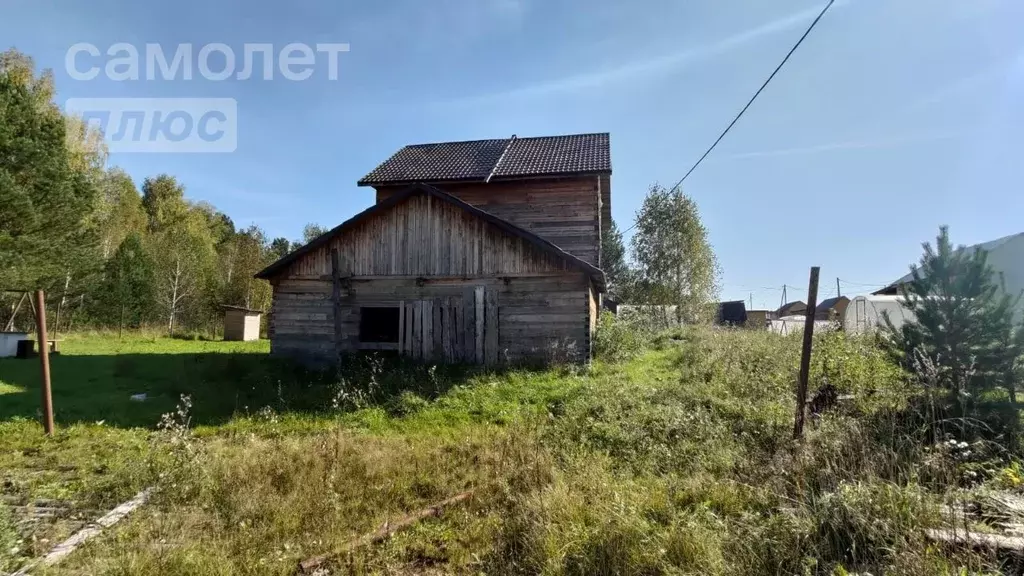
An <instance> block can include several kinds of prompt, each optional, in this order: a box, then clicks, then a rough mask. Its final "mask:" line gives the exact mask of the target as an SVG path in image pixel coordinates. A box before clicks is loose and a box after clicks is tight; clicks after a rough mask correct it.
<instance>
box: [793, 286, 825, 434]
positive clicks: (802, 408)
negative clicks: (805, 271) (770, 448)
mask: <svg viewBox="0 0 1024 576" xmlns="http://www.w3.org/2000/svg"><path fill="white" fill-rule="evenodd" d="M820 271H821V269H820V268H819V267H817V266H813V267H811V281H810V284H809V285H808V287H807V312H806V317H805V318H804V348H803V353H802V354H801V355H800V380H799V381H798V382H797V388H796V419H795V422H794V424H793V438H801V437H802V436H803V435H804V415H805V413H806V412H807V410H806V405H807V380H808V378H810V374H811V345H812V343H813V340H814V309H815V308H817V307H818V272H820Z"/></svg>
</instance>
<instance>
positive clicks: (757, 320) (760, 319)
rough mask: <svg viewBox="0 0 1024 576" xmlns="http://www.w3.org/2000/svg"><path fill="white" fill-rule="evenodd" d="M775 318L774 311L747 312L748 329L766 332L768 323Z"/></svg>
mask: <svg viewBox="0 0 1024 576" xmlns="http://www.w3.org/2000/svg"><path fill="white" fill-rule="evenodd" d="M773 318H775V311H774V310H747V328H754V329H756V330H764V329H766V328H767V327H768V321H769V320H771V319H773Z"/></svg>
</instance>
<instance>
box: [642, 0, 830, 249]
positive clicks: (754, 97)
mask: <svg viewBox="0 0 1024 576" xmlns="http://www.w3.org/2000/svg"><path fill="white" fill-rule="evenodd" d="M835 1H836V0H829V1H828V4H825V7H824V8H822V9H821V12H819V13H818V15H817V17H815V18H814V21H812V22H811V25H810V26H808V27H807V30H805V31H804V33H803V35H802V36H800V39H799V40H797V41H796V44H794V45H793V47H792V48H790V49H789V52H787V53H786V56H785V58H783V59H782V62H779V65H778V66H776V67H775V70H772V73H771V75H769V76H768V79H767V80H765V81H764V83H763V84H761V87H760V88H758V89H757V92H754V95H753V96H751V97H750V100H748V101H747V104H746V105H745V106H744V107H743V109H741V110H740V112H739V114H737V115H736V117H735V118H733V119H732V122H729V125H728V126H726V127H725V130H723V131H722V133H721V134H719V135H718V138H716V139H715V141H714V143H712V144H711V146H710V147H709V148H708V149H707V151H705V152H704V154H703V155H702V156H701V157H700V158H699V159H698V160H697V162H695V163H694V165H693V166H691V167H690V169H689V170H687V171H686V174H683V177H682V178H680V179H679V181H678V182H676V185H675V186H673V187H672V188H671V190H670V191H672V192H674V191H675V190H676V188H679V186H681V185H682V184H683V181H684V180H686V179H687V178H688V177H689V176H690V174H693V171H694V170H696V169H697V167H698V166H700V165H701V162H704V159H705V158H707V157H708V155H709V154H711V152H712V151H713V150H714V149H715V147H716V146H718V143H719V142H721V141H722V139H723V138H725V135H726V134H728V133H729V130H732V127H733V126H735V125H736V122H738V121H739V119H740V118H742V117H743V114H744V113H746V111H747V109H748V108H750V105H751V104H753V103H754V100H757V97H758V96H760V95H761V92H763V91H764V89H765V88H767V87H768V84H769V83H770V82H771V81H772V79H773V78H775V75H776V74H778V73H779V70H782V67H783V66H785V65H786V62H788V61H789V57H790V56H792V55H793V53H794V52H796V49H797V48H799V47H800V45H801V44H803V42H804V40H805V39H806V38H807V36H808V35H810V33H811V30H814V27H815V26H817V24H818V22H819V21H820V20H821V19H822V17H823V16H825V13H826V12H828V9H829V8H831V7H832V5H833V4H835ZM633 228H636V224H633V225H632V226H630V227H629V228H628V229H626V232H629V231H630V230H632V229H633Z"/></svg>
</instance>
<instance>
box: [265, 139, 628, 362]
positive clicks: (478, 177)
mask: <svg viewBox="0 0 1024 576" xmlns="http://www.w3.org/2000/svg"><path fill="white" fill-rule="evenodd" d="M610 176H611V160H610V150H609V138H608V135H607V134H582V135H573V136H555V137H545V138H516V137H512V138H509V139H504V140H481V141H473V142H449V143H439V144H423V145H416V146H406V147H405V148H402V149H401V150H399V151H398V152H397V153H396V154H395V155H393V156H392V157H391V158H390V159H388V160H387V161H385V162H384V163H383V164H381V165H380V166H378V167H377V168H376V169H374V170H373V171H372V172H370V173H369V174H368V175H367V176H366V177H364V178H363V179H362V180H360V181H359V184H360V185H364V186H373V187H374V188H375V189H376V191H377V194H376V196H377V204H376V205H375V206H373V207H371V208H369V209H367V210H365V211H364V212H362V213H360V214H358V215H356V216H355V217H353V218H352V219H350V220H348V221H347V222H345V223H343V224H341V225H340V226H338V227H337V228H334V229H333V230H331V231H329V232H327V233H326V234H324V235H323V236H320V237H319V238H317V239H315V240H313V241H312V242H310V243H309V244H307V245H306V246H303V247H302V248H300V249H299V250H297V251H295V252H293V253H291V254H289V255H288V256H286V257H284V258H282V259H281V260H279V261H278V262H276V263H274V264H272V265H271V266H269V267H268V268H267V269H265V270H263V271H262V272H260V273H259V274H258V275H257V277H259V278H265V279H267V280H269V281H270V283H271V285H272V286H273V288H274V296H273V305H272V309H271V311H272V313H271V316H270V319H269V329H268V332H269V334H270V340H271V353H272V354H275V355H284V356H295V357H300V358H302V359H304V360H307V361H311V362H317V363H324V362H333V361H334V359H336V358H337V356H338V355H339V354H342V353H347V352H355V351H358V350H390V351H395V352H398V353H400V354H403V355H407V356H411V357H413V358H418V359H425V360H431V361H437V362H474V363H487V364H494V363H498V362H522V361H527V362H533V361H547V360H551V359H553V358H555V357H558V358H570V359H576V360H585V359H587V358H589V356H590V346H591V335H592V333H593V329H594V327H595V324H596V321H597V315H598V302H599V294H601V293H603V292H604V291H605V278H604V273H603V272H602V271H601V270H600V268H599V264H600V244H601V243H600V232H601V228H602V226H603V225H604V223H607V222H610V198H611V197H610V193H611V192H610Z"/></svg>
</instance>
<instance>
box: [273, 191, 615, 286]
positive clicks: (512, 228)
mask: <svg viewBox="0 0 1024 576" xmlns="http://www.w3.org/2000/svg"><path fill="white" fill-rule="evenodd" d="M415 194H425V195H429V196H433V197H434V198H437V199H439V200H443V201H445V202H448V203H449V204H453V205H455V206H458V207H459V208H461V209H463V210H465V211H466V212H469V213H470V214H472V215H474V216H476V217H477V218H480V219H481V220H484V221H486V222H489V223H491V224H493V225H494V226H497V227H498V228H500V229H502V230H504V231H505V232H508V233H509V234H511V235H513V236H517V237H519V238H522V239H523V240H526V241H527V242H529V243H530V244H532V245H533V246H535V247H536V248H538V249H540V250H542V251H544V252H547V253H549V254H552V255H554V256H557V257H558V258H561V259H562V260H564V261H566V262H568V263H569V264H570V265H572V266H573V267H575V268H578V269H579V270H581V271H583V272H585V273H586V274H587V275H588V276H589V277H590V279H591V280H592V281H593V282H594V284H595V285H597V288H598V290H599V291H600V292H604V291H605V290H606V284H605V277H604V272H603V271H602V270H601V269H600V268H598V267H596V266H594V265H593V264H590V263H589V262H586V261H585V260H581V259H580V258H578V257H576V256H574V255H572V254H570V253H568V252H566V251H565V250H562V249H561V248H559V247H558V246H556V245H554V244H552V243H551V242H549V241H547V240H545V239H543V238H541V237H540V236H537V235H536V234H534V233H532V232H529V231H527V230H524V229H522V228H520V227H518V226H516V225H515V224H512V223H511V222H509V221H508V220H503V219H501V218H498V217H497V216H495V215H493V214H490V213H488V212H484V211H483V210H481V209H479V208H477V207H476V206H473V205H471V204H467V203H466V202H463V201H462V200H459V199H458V198H456V197H455V196H452V195H451V194H448V193H447V192H444V191H442V190H440V189H438V188H435V187H434V186H429V185H427V184H423V183H417V184H413V185H411V186H409V187H408V188H407V189H406V190H405V191H403V192H401V193H399V194H395V195H393V196H391V197H389V198H388V199H387V200H384V201H383V202H380V203H378V204H374V205H373V206H371V207H369V208H367V209H366V210H363V211H362V212H360V213H359V214H356V215H355V216H353V217H352V218H349V219H348V220H346V221H345V222H343V223H342V224H341V225H339V226H337V227H335V228H333V229H331V230H330V231H329V232H326V233H324V234H321V235H320V236H318V237H317V238H315V239H314V240H313V241H311V242H310V243H309V244H306V245H305V246H303V247H301V248H299V249H298V250H295V251H294V252H292V253H290V254H288V255H287V256H285V257H283V258H281V259H280V260H278V261H277V262H274V263H273V264H271V265H270V266H267V267H266V268H264V269H263V270H261V271H260V272H259V273H258V274H256V278H261V279H264V280H266V279H269V278H272V277H274V276H276V275H277V274H278V273H280V272H282V271H284V270H285V269H286V268H287V267H288V266H289V265H290V264H291V263H293V262H295V261H296V260H298V259H299V258H302V257H303V256H305V255H306V254H308V253H309V252H312V251H313V250H316V249H317V248H319V247H320V246H323V245H325V244H327V243H328V242H330V241H331V239H332V238H334V237H335V236H338V235H339V234H342V233H344V232H346V231H348V230H350V229H352V228H353V227H355V226H356V225H358V224H359V223H360V222H362V221H363V220H365V219H367V218H370V217H372V216H373V215H375V214H378V213H380V212H384V211H386V210H389V209H391V208H392V207H393V206H396V205H398V204H400V203H401V202H403V201H405V199H407V198H409V197H410V196H413V195H415Z"/></svg>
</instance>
